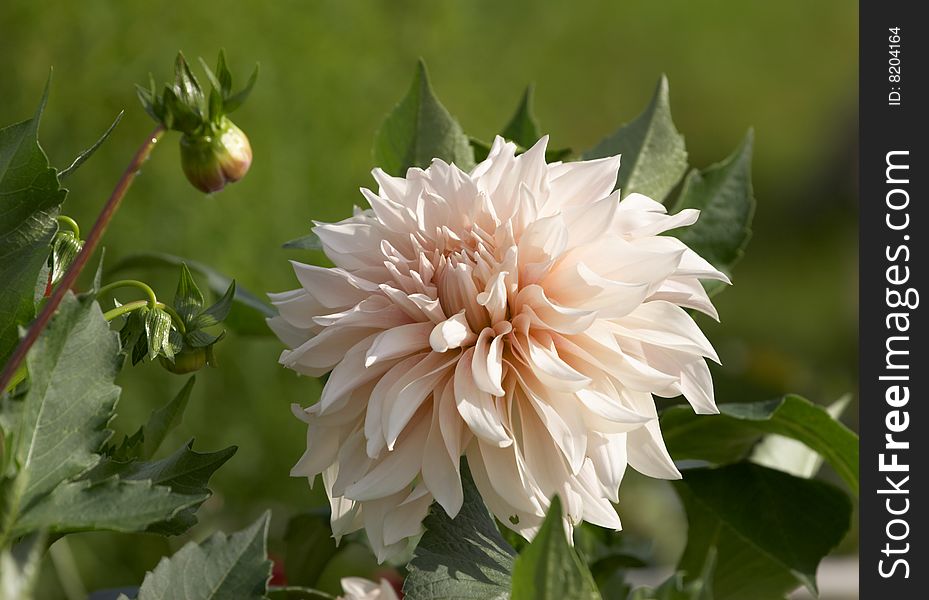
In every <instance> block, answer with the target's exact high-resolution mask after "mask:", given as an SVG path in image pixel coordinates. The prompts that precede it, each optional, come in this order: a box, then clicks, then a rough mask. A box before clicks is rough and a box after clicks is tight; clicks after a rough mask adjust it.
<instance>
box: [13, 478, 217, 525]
mask: <svg viewBox="0 0 929 600" xmlns="http://www.w3.org/2000/svg"><path fill="white" fill-rule="evenodd" d="M207 496H208V494H199V495H189V494H182V493H175V492H173V491H172V490H171V489H170V488H169V487H167V486H161V485H155V484H154V483H153V482H152V481H148V480H139V481H127V480H120V479H116V478H110V479H106V480H103V481H101V482H99V483H94V482H92V481H88V480H81V481H71V482H66V483H61V484H59V485H58V486H57V487H55V489H53V490H52V491H51V493H49V494H46V495H44V496H42V497H41V498H39V499H38V500H37V501H36V502H35V503H33V504H32V505H30V506H29V508H28V509H26V511H25V512H23V513H22V514H21V515H20V517H19V519H18V520H17V521H16V525H15V526H14V527H13V529H12V533H13V535H14V536H19V535H24V534H26V533H28V532H30V531H36V530H38V529H47V530H48V531H50V532H55V533H69V532H75V531H94V530H103V529H105V530H109V531H123V532H130V531H143V530H145V529H146V528H148V527H149V526H150V525H151V524H152V523H157V522H160V521H164V520H166V519H171V518H172V517H174V516H175V515H176V514H178V513H179V512H180V511H182V510H183V509H185V508H188V507H191V506H194V505H196V504H199V503H201V502H203V501H204V500H205V499H206V498H207Z"/></svg>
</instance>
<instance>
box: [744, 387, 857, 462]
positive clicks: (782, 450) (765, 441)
mask: <svg viewBox="0 0 929 600" xmlns="http://www.w3.org/2000/svg"><path fill="white" fill-rule="evenodd" d="M851 400H852V397H851V395H846V396H843V397H842V398H840V399H838V400H836V401H835V402H833V403H832V404H830V405H829V406H827V407H826V412H827V413H829V416H830V417H832V418H833V419H836V420H838V419H839V417H841V416H842V413H843V412H844V411H845V409H846V408H847V407H848V405H849V403H850V402H851ZM751 461H752V462H753V463H755V464H756V465H761V466H763V467H770V468H772V469H777V470H778V471H784V472H785V473H790V474H791V475H795V476H797V477H803V478H806V479H809V478H810V477H813V476H814V475H816V473H817V472H819V469H820V467H822V465H823V457H822V455H821V454H819V453H818V452H816V451H815V450H813V449H811V448H810V447H809V446H806V445H805V444H803V443H802V442H800V441H797V440H795V439H793V438H789V437H786V436H783V435H780V434H777V433H771V434H768V435H766V436H764V437H763V438H762V439H761V441H760V442H759V443H758V444H757V445H756V446H755V447H754V448H753V449H752V454H751Z"/></svg>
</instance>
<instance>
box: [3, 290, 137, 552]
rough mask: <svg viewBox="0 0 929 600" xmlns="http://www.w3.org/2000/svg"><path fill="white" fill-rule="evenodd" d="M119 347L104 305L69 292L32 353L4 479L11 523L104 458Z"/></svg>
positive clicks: (5, 509)
mask: <svg viewBox="0 0 929 600" xmlns="http://www.w3.org/2000/svg"><path fill="white" fill-rule="evenodd" d="M118 351H119V347H118V345H117V341H116V335H115V334H113V333H111V332H110V330H109V327H108V325H107V322H106V320H104V318H103V314H102V313H101V312H100V308H99V306H98V305H97V304H96V303H94V302H92V301H91V300H89V299H82V300H78V299H77V298H75V297H74V296H73V295H71V294H70V293H69V294H68V295H67V296H65V298H64V300H63V301H62V303H61V308H59V312H58V314H57V315H56V316H55V317H54V318H53V319H52V321H51V323H50V324H49V326H48V328H46V330H45V331H44V332H43V334H42V335H41V336H40V337H39V339H38V341H36V343H35V345H34V346H33V347H32V349H31V350H30V352H29V354H28V355H27V357H26V364H27V365H28V368H29V374H30V378H31V383H30V386H29V391H28V392H27V393H26V396H25V398H24V399H23V400H22V408H21V417H20V420H19V425H18V428H17V431H15V432H14V433H13V440H12V441H11V442H10V446H9V450H10V452H11V454H13V455H14V456H15V461H16V465H17V467H18V470H17V472H16V473H15V475H12V476H10V475H7V476H6V477H5V478H4V479H3V480H2V483H0V492H2V494H0V495H2V496H3V498H4V506H3V509H2V519H0V523H3V524H4V526H5V527H9V526H11V525H12V524H13V523H15V522H16V520H17V519H19V518H20V517H21V516H22V514H23V513H24V512H25V511H28V510H29V507H30V506H32V505H33V504H34V503H35V502H36V501H37V500H38V499H39V498H40V497H42V496H44V495H45V494H48V493H49V492H51V491H52V489H54V488H55V486H57V485H58V484H60V483H61V482H62V481H64V480H66V479H69V478H72V477H75V476H77V475H80V474H81V473H82V472H84V471H86V470H87V469H89V468H90V467H92V466H93V465H94V464H96V462H97V461H98V460H99V457H98V455H97V450H98V449H99V448H100V447H101V446H102V445H103V443H104V442H106V440H107V438H109V436H110V431H108V430H107V429H106V425H107V423H108V422H109V421H110V419H111V418H112V416H113V410H114V407H115V406H116V400H117V398H118V397H119V388H118V387H117V386H116V385H114V384H113V380H114V378H115V376H116V373H117V370H118V366H117V361H116V355H117V352H118ZM8 402H14V401H12V400H8ZM3 410H4V412H5V411H6V410H7V407H6V406H4V407H3ZM3 533H8V532H7V531H4V532H3ZM0 537H3V535H2V534H0Z"/></svg>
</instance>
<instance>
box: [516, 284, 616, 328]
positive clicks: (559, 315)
mask: <svg viewBox="0 0 929 600" xmlns="http://www.w3.org/2000/svg"><path fill="white" fill-rule="evenodd" d="M516 303H517V305H520V306H521V307H522V309H523V310H524V311H525V312H526V313H527V314H528V315H529V318H530V319H531V320H532V323H533V324H535V325H536V326H538V327H541V328H543V329H551V330H553V331H557V332H559V333H569V334H570V333H581V332H582V331H585V330H587V329H588V328H589V327H590V326H591V325H592V324H593V322H594V321H595V320H596V318H597V312H596V311H593V310H582V309H577V308H569V307H566V306H560V305H558V304H555V303H554V302H552V301H551V300H549V299H548V298H547V297H546V296H545V291H544V290H543V289H542V288H541V287H540V286H538V285H530V286H527V287H524V288H523V289H522V290H520V292H519V295H518V296H517V299H516Z"/></svg>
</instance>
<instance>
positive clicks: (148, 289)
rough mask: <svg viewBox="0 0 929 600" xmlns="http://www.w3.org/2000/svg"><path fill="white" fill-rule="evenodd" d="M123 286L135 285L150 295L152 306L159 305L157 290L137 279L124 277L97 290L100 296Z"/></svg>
mask: <svg viewBox="0 0 929 600" xmlns="http://www.w3.org/2000/svg"><path fill="white" fill-rule="evenodd" d="M121 287H135V288H139V289H140V290H142V291H143V292H145V294H146V295H147V296H148V300H149V304H151V307H152V308H155V307H156V306H158V298H156V297H155V290H153V289H152V288H151V287H149V286H148V284H146V283H145V282H142V281H138V280H136V279H122V280H120V281H114V282H113V283H108V284H106V285H105V286H103V287H102V288H100V290H99V291H98V292H97V295H98V296H102V295H103V294H105V293H107V292H112V291H113V290H115V289H117V288H121Z"/></svg>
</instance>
